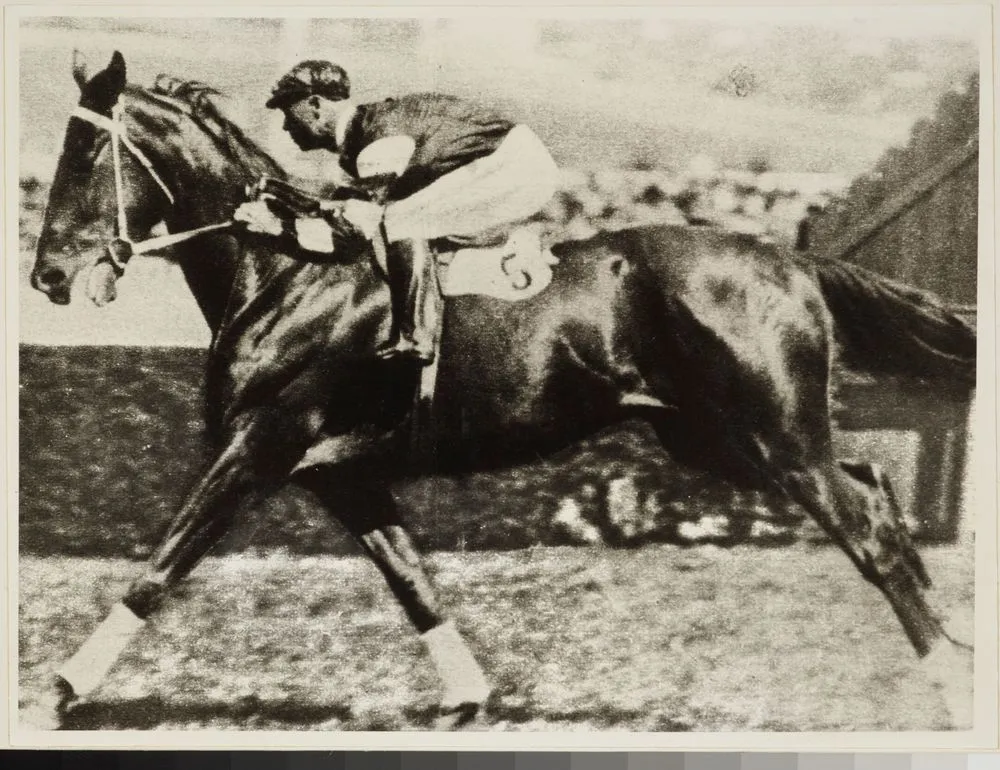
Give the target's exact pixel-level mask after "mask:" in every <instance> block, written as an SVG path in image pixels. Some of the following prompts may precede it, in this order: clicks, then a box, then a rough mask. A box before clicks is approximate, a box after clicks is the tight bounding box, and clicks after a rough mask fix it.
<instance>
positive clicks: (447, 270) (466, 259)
mask: <svg viewBox="0 0 1000 770" xmlns="http://www.w3.org/2000/svg"><path fill="white" fill-rule="evenodd" d="M447 240H448V241H457V240H459V239H447ZM437 259H438V265H439V284H440V286H441V293H442V294H443V295H444V296H446V297H455V296H460V295H463V294H481V295H485V296H488V297H496V298H498V299H503V300H507V301H508V302H519V301H521V300H526V299H529V298H531V297H534V296H535V295H537V294H539V293H540V292H541V291H542V290H544V289H545V288H546V287H547V286H548V285H549V283H551V282H552V266H553V265H556V264H558V262H559V260H558V259H556V257H555V256H554V255H553V254H552V251H551V250H550V249H543V248H542V244H541V239H540V237H539V235H538V233H537V232H536V231H534V230H531V229H529V228H516V229H514V230H513V231H512V232H511V233H510V235H509V237H508V238H507V239H506V241H505V242H503V243H501V244H500V245H499V246H487V247H478V246H472V247H467V248H458V249H455V250H454V251H450V252H445V253H440V252H439V253H438V257H437Z"/></svg>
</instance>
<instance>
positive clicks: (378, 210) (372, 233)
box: [341, 198, 383, 241]
mask: <svg viewBox="0 0 1000 770" xmlns="http://www.w3.org/2000/svg"><path fill="white" fill-rule="evenodd" d="M341 212H342V215H343V217H344V219H346V220H347V221H348V222H350V223H351V225H352V226H353V227H354V229H355V230H358V231H359V232H360V233H362V234H363V235H364V236H365V238H367V239H368V240H369V241H372V240H375V239H376V238H378V237H379V225H381V224H382V215H383V208H382V206H380V205H379V204H377V203H370V202H369V201H362V200H357V199H354V198H351V199H350V200H346V201H344V204H343V207H342V209H341Z"/></svg>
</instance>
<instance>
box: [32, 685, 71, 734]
mask: <svg viewBox="0 0 1000 770" xmlns="http://www.w3.org/2000/svg"><path fill="white" fill-rule="evenodd" d="M77 700H79V699H78V698H77V696H76V693H74V692H73V687H72V686H71V685H70V683H69V682H67V681H66V680H65V679H63V678H62V677H61V676H56V677H55V679H54V680H53V682H52V685H51V687H50V688H49V689H48V691H46V692H45V693H44V694H43V695H42V697H41V698H39V700H38V702H36V703H35V704H34V705H32V706H29V707H28V708H25V709H22V710H21V712H20V714H19V715H18V721H19V722H20V723H21V725H22V726H23V727H25V728H27V729H28V730H32V731H38V730H61V729H62V728H63V726H64V725H65V720H66V717H67V715H68V714H69V712H70V710H71V709H72V708H73V704H74V703H76V702H77Z"/></svg>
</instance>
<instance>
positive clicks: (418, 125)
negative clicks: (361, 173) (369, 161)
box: [340, 93, 514, 201]
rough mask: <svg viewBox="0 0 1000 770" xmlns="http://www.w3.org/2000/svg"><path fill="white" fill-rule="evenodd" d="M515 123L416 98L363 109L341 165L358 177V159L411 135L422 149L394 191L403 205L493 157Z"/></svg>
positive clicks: (456, 102) (449, 100) (448, 101)
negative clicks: (435, 184)
mask: <svg viewBox="0 0 1000 770" xmlns="http://www.w3.org/2000/svg"><path fill="white" fill-rule="evenodd" d="M513 127H514V123H512V122H511V121H509V120H507V119H506V118H504V117H502V116H500V115H498V114H496V113H494V112H492V111H490V110H488V109H486V108H484V107H482V106H480V105H478V104H475V103H474V102H469V101H466V100H464V99H459V98H457V97H454V96H446V95H444V94H433V93H425V94H410V95H407V96H401V97H399V98H396V99H386V100H385V101H382V102H375V103H372V104H362V105H360V106H359V107H358V109H357V112H356V114H355V115H354V118H353V119H352V120H351V123H350V125H349V126H348V127H347V133H346V135H345V137H344V146H343V149H342V151H341V153H340V165H341V168H343V169H344V171H346V172H347V173H348V174H350V175H351V176H352V177H355V178H357V176H358V167H357V160H358V155H359V154H360V153H361V151H362V150H364V149H365V147H367V146H368V145H370V144H372V143H373V142H376V141H378V140H379V139H385V138H387V137H390V136H399V135H404V136H409V137H411V138H412V139H413V140H414V142H415V143H416V146H415V148H414V151H413V156H412V157H411V159H410V163H409V166H408V167H407V169H406V170H405V171H404V172H403V173H402V175H400V176H399V178H398V179H396V180H395V181H394V182H393V183H392V184H391V185H390V187H389V189H388V200H389V201H399V200H402V199H404V198H407V197H409V196H410V195H412V194H413V193H415V192H417V191H418V190H421V189H423V188H424V187H426V186H427V185H429V184H430V183H431V182H433V181H435V180H436V179H439V178H440V177H442V176H444V175H445V174H447V173H449V172H451V171H454V170H455V169H456V168H460V167H462V166H464V165H466V164H467V163H471V162H472V161H474V160H476V159H478V158H482V157H484V156H486V155H489V154H491V153H492V152H493V151H494V150H495V149H496V148H497V146H498V145H499V144H500V143H501V142H502V141H503V140H504V138H505V137H506V136H507V134H508V132H509V131H510V130H511V129H512V128H513Z"/></svg>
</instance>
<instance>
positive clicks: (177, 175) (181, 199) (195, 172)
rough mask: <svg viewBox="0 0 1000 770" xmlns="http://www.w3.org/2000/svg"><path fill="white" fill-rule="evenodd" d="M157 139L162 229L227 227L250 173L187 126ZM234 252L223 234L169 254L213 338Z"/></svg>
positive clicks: (234, 265) (237, 256)
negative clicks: (165, 192)
mask: <svg viewBox="0 0 1000 770" xmlns="http://www.w3.org/2000/svg"><path fill="white" fill-rule="evenodd" d="M154 109H155V108H154ZM161 137H162V138H161V139H160V140H159V146H158V147H157V148H156V149H157V154H158V156H159V158H160V163H161V165H163V166H165V168H166V170H167V171H168V175H169V176H168V178H169V181H168V183H169V184H170V186H171V188H172V192H173V194H174V199H175V201H176V202H175V204H174V206H173V208H172V210H171V213H170V215H169V216H168V217H167V221H166V225H167V229H168V230H169V231H170V232H171V233H183V232H187V231H190V230H196V229H198V228H200V227H205V226H207V225H214V224H219V223H224V222H228V221H229V220H230V219H231V218H232V215H233V211H234V210H235V209H236V207H237V206H238V205H239V204H240V203H241V202H242V201H243V199H244V196H245V187H246V184H247V183H248V182H251V181H253V179H252V176H253V175H252V173H251V172H250V171H249V170H247V169H245V168H244V167H243V166H241V165H240V164H239V163H237V162H236V161H234V160H231V159H229V158H226V157H224V156H223V155H221V154H220V153H219V150H218V148H217V146H216V145H215V144H214V143H213V142H212V140H211V139H210V138H209V137H207V136H206V135H205V134H203V133H202V132H201V131H200V130H198V129H196V128H194V127H193V126H186V127H184V128H182V129H181V130H179V131H178V130H176V129H175V130H173V131H170V132H167V131H164V132H163V133H162V134H161ZM269 170H270V169H269ZM240 252H241V249H240V247H239V244H238V243H237V242H236V240H235V239H234V238H232V237H231V236H229V235H225V234H224V233H218V234H217V233H211V234H207V235H204V236H200V237H195V238H193V239H192V240H190V241H186V242H184V243H182V244H180V245H179V246H178V247H177V248H176V249H175V253H176V254H177V255H178V257H179V264H180V268H181V271H182V272H183V274H184V279H185V281H186V282H187V285H188V287H189V288H190V290H191V293H192V295H193V296H194V299H195V302H197V304H198V307H199V308H200V309H201V312H202V314H203V315H204V317H205V321H206V322H207V323H208V326H209V328H210V329H211V331H212V333H213V335H214V334H215V332H216V331H217V330H218V328H219V324H220V323H221V321H222V317H223V314H224V312H225V308H226V303H227V302H228V299H229V296H230V293H231V290H232V286H233V282H234V280H235V278H236V273H237V269H238V266H239V261H240Z"/></svg>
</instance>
